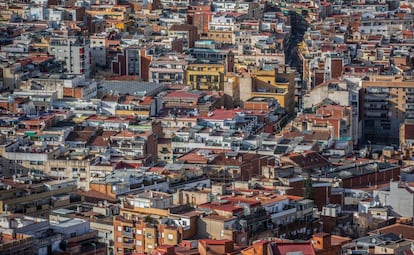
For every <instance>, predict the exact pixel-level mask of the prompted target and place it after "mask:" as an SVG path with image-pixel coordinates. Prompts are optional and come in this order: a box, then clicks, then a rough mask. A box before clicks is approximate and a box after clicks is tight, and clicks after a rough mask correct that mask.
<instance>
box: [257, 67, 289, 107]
mask: <svg viewBox="0 0 414 255" xmlns="http://www.w3.org/2000/svg"><path fill="white" fill-rule="evenodd" d="M251 97H272V98H274V99H276V100H277V101H278V102H279V104H280V106H281V107H283V108H285V109H286V110H287V112H288V113H289V114H293V113H294V110H295V74H294V73H293V72H284V73H279V72H278V71H277V70H269V71H267V70H266V71H257V72H255V73H253V74H252V92H251Z"/></svg>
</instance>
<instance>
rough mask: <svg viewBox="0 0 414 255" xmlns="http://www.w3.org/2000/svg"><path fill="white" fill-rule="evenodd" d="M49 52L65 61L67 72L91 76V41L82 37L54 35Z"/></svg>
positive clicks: (57, 58)
mask: <svg viewBox="0 0 414 255" xmlns="http://www.w3.org/2000/svg"><path fill="white" fill-rule="evenodd" d="M48 53H49V54H50V55H53V56H55V58H56V60H59V61H63V63H64V64H65V65H64V68H65V70H66V73H67V74H75V75H85V76H86V77H89V76H90V72H91V70H90V63H91V58H90V42H89V40H87V39H85V38H82V37H66V38H65V37H52V38H51V39H50V41H49V49H48Z"/></svg>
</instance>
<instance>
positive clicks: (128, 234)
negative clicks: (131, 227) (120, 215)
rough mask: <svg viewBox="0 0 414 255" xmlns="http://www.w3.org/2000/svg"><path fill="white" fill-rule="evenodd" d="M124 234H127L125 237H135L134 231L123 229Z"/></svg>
mask: <svg viewBox="0 0 414 255" xmlns="http://www.w3.org/2000/svg"><path fill="white" fill-rule="evenodd" d="M122 235H123V236H125V237H130V238H132V237H133V233H132V232H129V231H125V230H124V231H122Z"/></svg>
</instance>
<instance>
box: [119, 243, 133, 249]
mask: <svg viewBox="0 0 414 255" xmlns="http://www.w3.org/2000/svg"><path fill="white" fill-rule="evenodd" d="M122 246H123V247H124V248H127V249H134V243H123V244H122Z"/></svg>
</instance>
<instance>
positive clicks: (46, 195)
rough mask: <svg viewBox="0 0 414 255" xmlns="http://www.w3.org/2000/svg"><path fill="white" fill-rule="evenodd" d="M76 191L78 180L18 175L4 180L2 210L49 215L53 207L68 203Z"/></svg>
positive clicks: (0, 203)
mask: <svg viewBox="0 0 414 255" xmlns="http://www.w3.org/2000/svg"><path fill="white" fill-rule="evenodd" d="M36 177H39V176H38V175H36ZM42 181H43V183H41V182H42ZM22 184H23V185H22ZM75 191H76V181H73V180H52V179H45V178H43V179H42V178H40V181H39V180H37V179H36V178H35V176H34V175H32V174H31V175H29V176H20V177H19V176H18V175H16V176H14V177H12V178H5V179H4V180H3V181H2V190H1V191H0V193H1V194H2V198H1V200H0V210H1V212H13V213H24V214H27V215H38V216H40V215H47V214H48V212H49V210H51V208H59V207H62V206H65V205H68V204H69V203H70V196H71V194H73V193H74V192H75Z"/></svg>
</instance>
